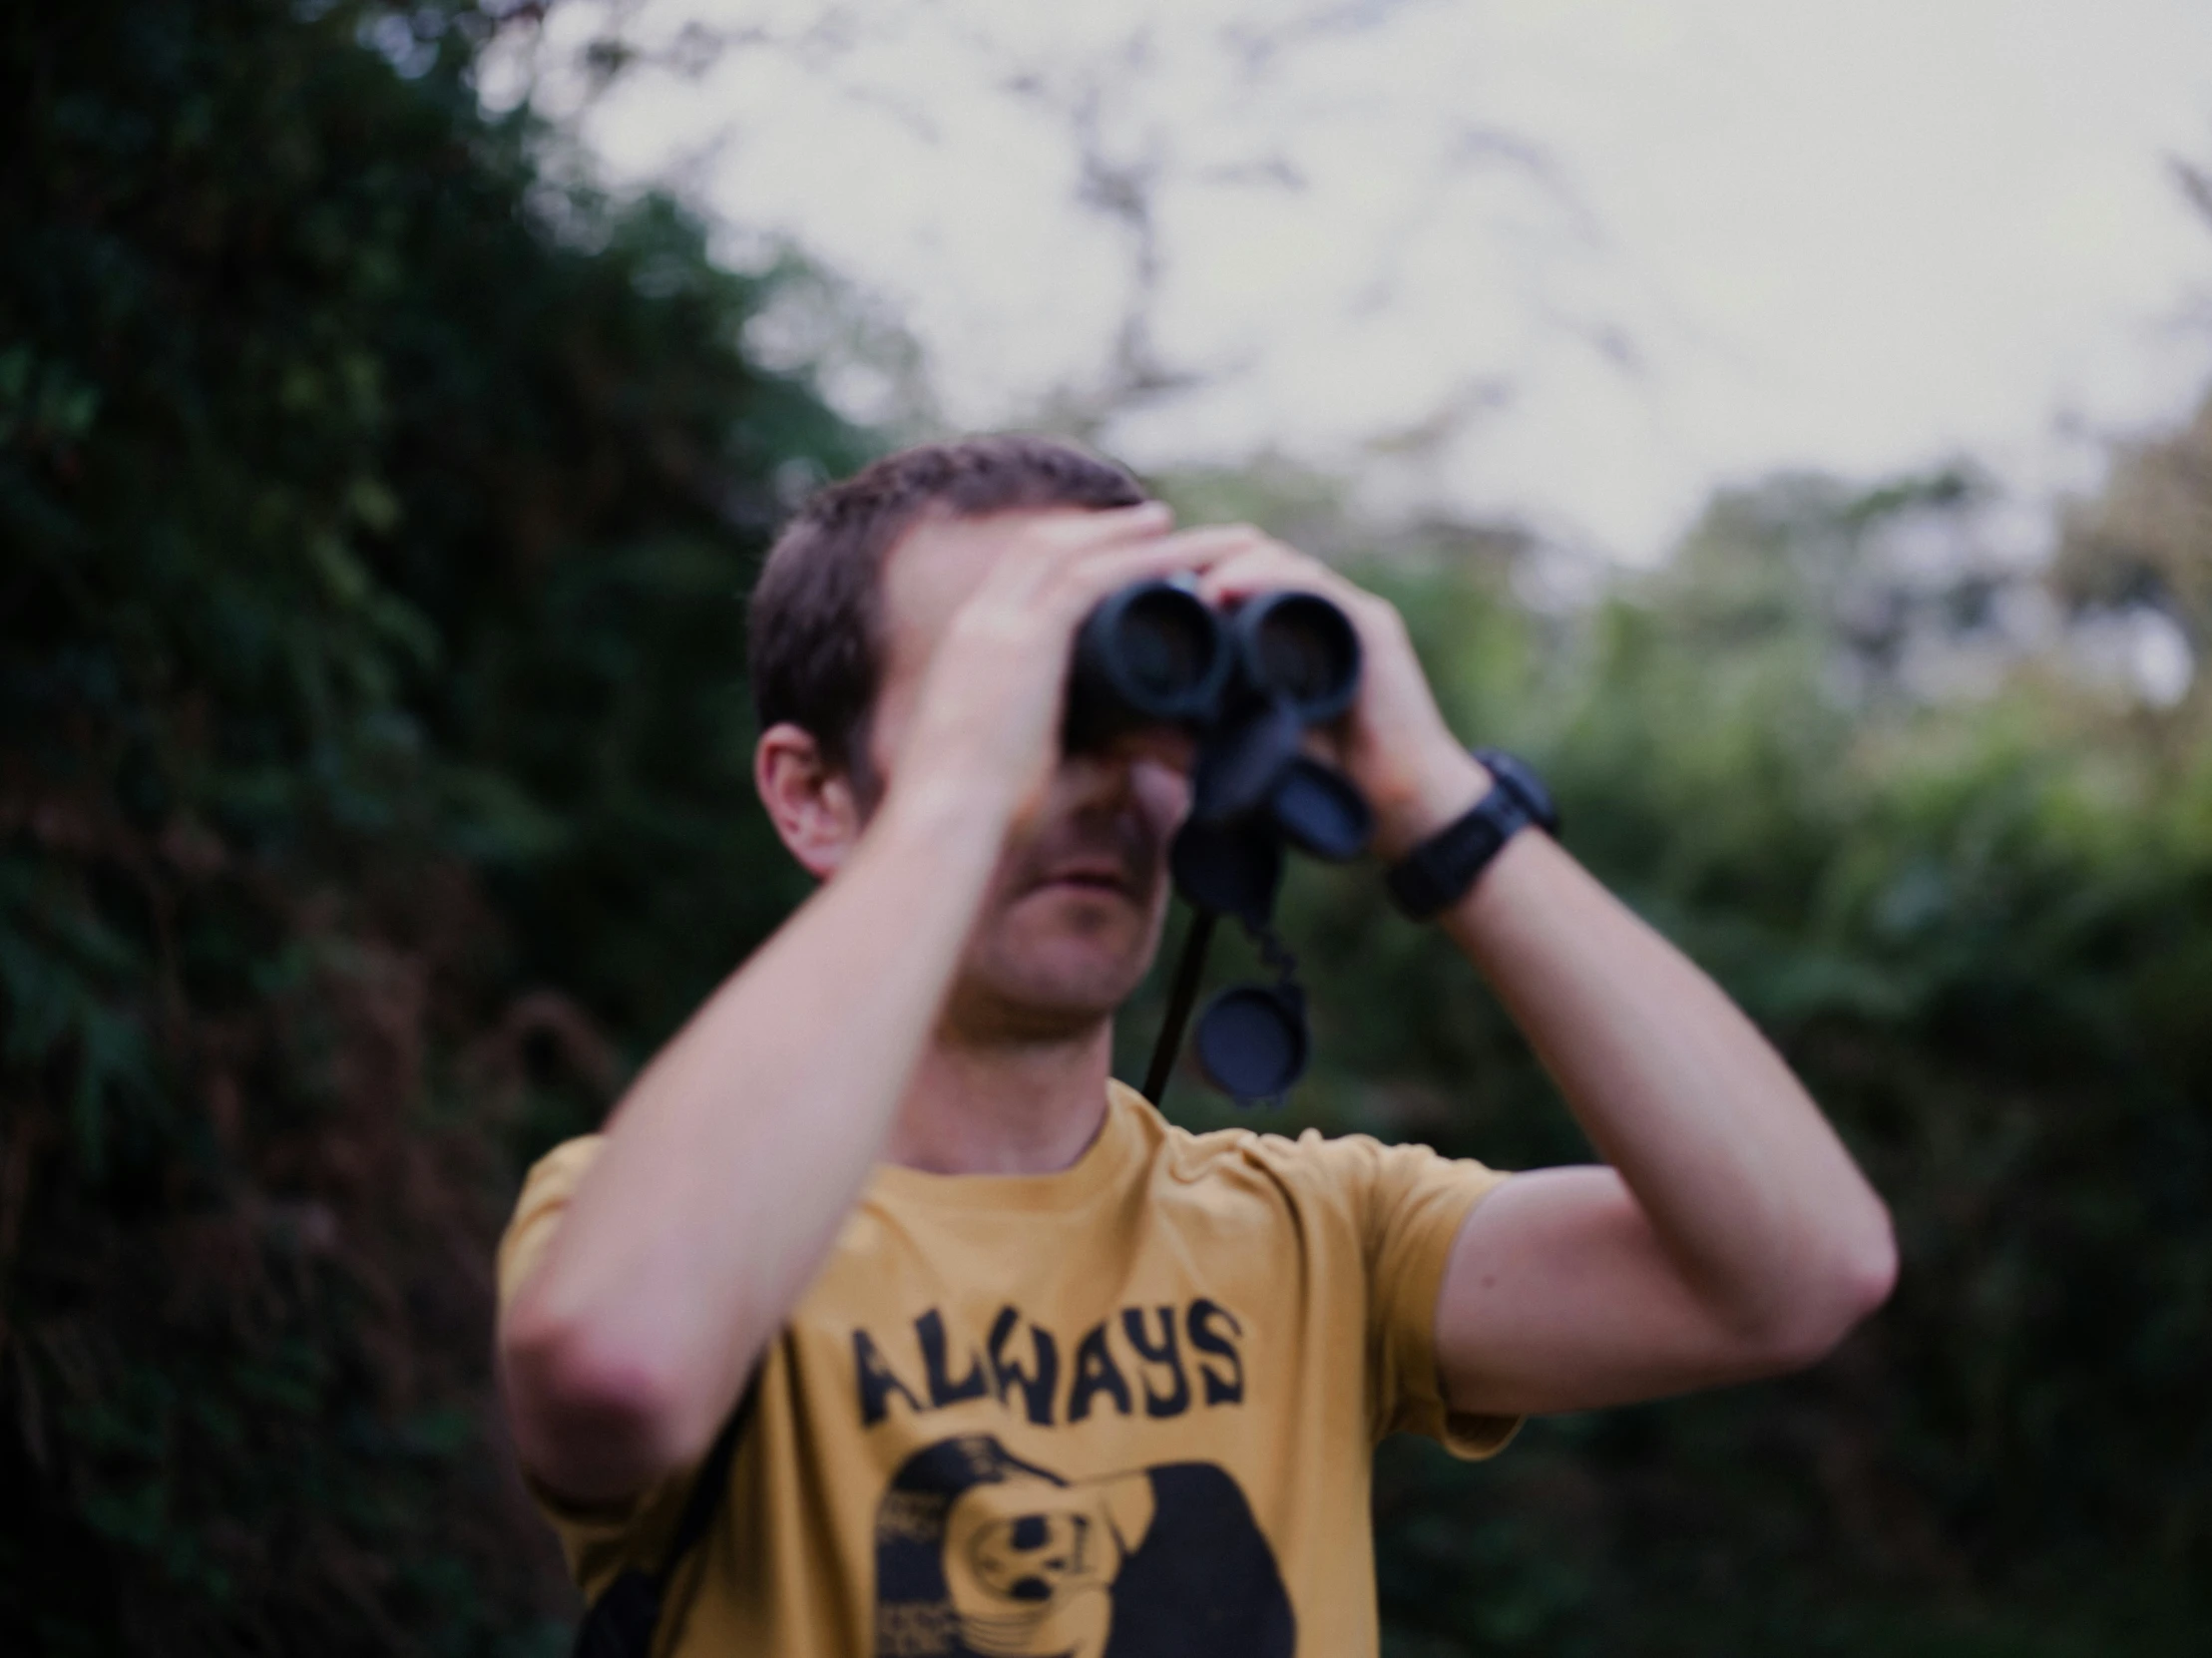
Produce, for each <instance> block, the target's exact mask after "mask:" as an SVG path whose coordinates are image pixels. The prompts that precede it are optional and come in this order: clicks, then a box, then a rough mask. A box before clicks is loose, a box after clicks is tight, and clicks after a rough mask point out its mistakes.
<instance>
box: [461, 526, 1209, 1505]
mask: <svg viewBox="0 0 2212 1658" xmlns="http://www.w3.org/2000/svg"><path fill="white" fill-rule="evenodd" d="M1168 524H1169V520H1168V516H1167V513H1166V511H1165V509H1163V508H1157V507H1149V508H1133V509H1127V510H1123V511H1117V512H1103V513H1090V512H1080V511H1062V512H1052V513H1034V514H1006V515H1001V516H1000V517H999V518H997V519H990V520H983V521H980V522H975V523H970V524H967V525H962V524H958V523H956V522H953V521H943V520H926V521H924V523H923V524H922V525H920V526H917V527H916V529H915V530H914V531H912V532H910V533H909V537H908V538H904V539H902V542H901V544H900V546H899V548H898V549H896V550H895V552H894V554H893V556H892V557H891V558H890V559H889V560H887V561H886V567H885V572H884V575H883V578H882V581H883V589H882V591H883V596H884V598H885V601H886V604H885V606H884V614H885V617H886V629H885V630H886V632H887V633H888V634H889V638H888V640H887V641H885V645H884V647H885V648H886V649H887V653H888V655H889V657H890V658H891V659H890V663H889V666H888V668H887V671H886V674H885V676H884V684H883V689H882V693H881V694H880V695H879V697H878V699H877V706H876V708H875V710H874V716H873V718H872V720H871V728H872V748H873V751H874V753H875V754H876V756H877V758H878V760H879V761H880V762H882V763H881V769H882V771H883V772H884V774H885V775H884V779H883V780H884V784H885V793H884V796H883V800H882V803H881V804H880V806H879V807H878V809H877V810H876V811H875V813H874V814H873V816H872V817H871V818H870V819H869V820H868V822H867V823H866V825H865V832H863V831H862V826H861V823H860V821H859V814H858V812H857V810H856V809H855V808H854V807H853V804H852V797H851V791H850V788H849V786H848V785H847V784H846V783H845V782H843V781H842V780H838V779H829V780H827V781H825V780H824V774H823V773H822V772H821V768H820V766H819V764H818V762H816V763H813V764H812V765H811V771H809V765H808V764H807V763H805V761H804V755H805V754H806V753H810V752H812V749H811V743H810V742H809V741H806V740H801V739H803V735H804V734H803V733H797V734H796V736H794V735H793V733H794V731H795V728H790V727H780V728H775V729H771V731H769V732H768V733H764V734H763V737H762V744H763V750H764V752H765V751H766V750H768V749H769V748H770V747H771V746H772V745H773V744H774V743H775V742H778V741H783V742H786V743H788V744H789V746H788V747H786V748H785V749H784V750H782V753H783V756H784V758H785V759H787V760H789V761H790V762H791V764H792V773H791V774H792V776H794V777H796V778H799V779H800V781H798V782H794V784H793V785H792V787H793V791H794V799H797V798H798V797H800V796H807V797H808V798H811V799H812V800H813V801H814V804H813V805H811V806H809V805H805V804H804V803H803V801H802V802H801V803H799V804H795V805H792V806H791V812H790V817H791V821H786V819H785V815H783V813H782V812H781V809H780V808H776V807H775V803H774V802H771V807H772V809H777V810H778V813H779V815H778V825H779V828H781V829H782V830H783V831H784V833H785V836H786V839H787V840H791V841H792V842H793V849H794V851H798V852H799V853H800V855H801V857H802V860H803V861H805V862H807V863H808V865H809V867H810V868H814V869H815V870H816V872H817V873H824V874H827V873H831V872H834V878H833V879H830V880H828V881H827V882H825V884H824V886H823V887H822V889H821V890H820V891H819V892H818V893H816V894H815V896H814V897H813V898H812V899H811V900H809V901H808V903H807V904H805V905H804V906H803V907H802V908H801V909H800V910H799V912H798V913H797V914H796V915H795V916H793V917H792V918H791V920H790V921H789V922H787V923H786V924H785V925H784V926H783V927H782V928H781V929H780V930H779V931H778V932H777V933H776V935H775V937H773V938H772V939H770V940H769V941H768V943H767V944H766V945H765V946H763V947H762V948H761V950H760V951H758V952H757V953H756V954H755V955H754V956H753V957H752V958H751V960H749V961H748V962H746V963H745V964H744V966H743V967H742V968H741V969H740V970H739V971H738V972H737V973H735V974H734V975H733V976H732V977H731V978H730V979H729V980H728V981H726V982H725V983H724V984H723V985H722V986H721V988H720V989H719V990H717V991H716V992H715V993H714V995H713V996H712V997H711V998H709V999H708V1001H707V1002H706V1004H705V1005H704V1006H703V1007H702V1008H701V1009H700V1010H699V1011H698V1012H697V1013H696V1014H695V1015H694V1016H693V1017H692V1018H691V1020H690V1021H689V1022H688V1023H687V1024H686V1025H685V1026H684V1028H683V1029H682V1030H681V1031H680V1032H678V1033H677V1035H676V1036H674V1037H673V1038H672V1039H671V1040H670V1041H669V1042H668V1044H667V1045H666V1046H665V1047H664V1048H663V1049H662V1051H661V1052H660V1053H659V1054H657V1055H656V1056H655V1058H654V1059H653V1061H652V1063H651V1064H649V1065H648V1066H647V1067H646V1068H645V1070H644V1071H643V1072H642V1073H641V1074H640V1075H639V1076H638V1078H637V1080H636V1081H635V1082H634V1083H633V1084H632V1086H631V1088H630V1090H629V1092H628V1093H627V1094H626V1095H625V1096H624V1098H623V1100H622V1101H621V1103H620V1104H619V1105H618V1106H617V1108H616V1110H615V1112H614V1114H613V1115H612V1117H611V1118H610V1119H609V1123H608V1128H607V1132H606V1136H605V1139H604V1142H603V1143H602V1145H601V1147H600V1149H599V1153H598V1155H597V1157H596V1159H595V1160H594V1161H593V1163H592V1165H591V1167H590V1169H589V1170H588V1172H586V1173H585V1174H584V1176H583V1177H582V1179H581V1180H580V1182H579V1183H578V1185H577V1188H576V1190H575V1193H574V1196H573V1198H572V1199H571V1201H570V1202H569V1204H568V1206H567V1208H566V1210H565V1211H564V1212H562V1213H561V1214H560V1215H559V1216H558V1218H557V1219H556V1220H555V1221H554V1222H553V1224H554V1225H555V1227H556V1228H557V1229H556V1230H554V1231H553V1232H552V1234H551V1236H550V1238H549V1239H547V1240H546V1241H545V1243H544V1247H543V1249H542V1251H540V1252H539V1253H538V1255H537V1259H536V1262H535V1265H533V1266H532V1267H531V1268H530V1269H529V1271H528V1272H527V1274H526V1275H525V1276H524V1277H523V1279H522V1281H521V1282H520V1284H519V1285H516V1286H513V1287H512V1293H511V1294H510V1295H509V1297H508V1299H507V1302H506V1305H505V1307H504V1309H503V1312H502V1316H501V1322H500V1332H499V1350H500V1360H501V1373H502V1377H503V1380H504V1382H505V1386H506V1392H507V1398H508V1402H509V1406H510V1408H511V1411H512V1415H513V1420H514V1424H515V1432H516V1439H517V1442H518V1445H519V1448H520V1450H521V1451H522V1455H523V1461H524V1463H525V1465H526V1466H528V1467H529V1468H530V1469H531V1471H532V1472H533V1473H534V1474H535V1475H536V1476H537V1477H538V1478H539V1479H540V1480H541V1481H542V1482H543V1483H544V1484H545V1485H546V1486H547V1487H549V1488H550V1489H552V1490H554V1491H557V1492H559V1493H561V1494H562V1495H564V1496H566V1497H568V1498H571V1499H574V1500H576V1501H579V1502H584V1503H607V1502H613V1501H619V1500H621V1499H623V1498H625V1497H627V1496H629V1495H631V1494H632V1493H634V1492H636V1491H638V1490H640V1489H642V1488H644V1487H645V1486H646V1485H647V1484H649V1483H651V1482H652V1481H653V1480H655V1479H657V1478H659V1477H661V1476H662V1475H664V1474H666V1473H668V1472H670V1471H672V1470H674V1469H677V1468H680V1467H682V1466H684V1465H686V1464H687V1463H689V1462H690V1461H692V1460H694V1459H695V1458H696V1457H697V1456H698V1455H699V1454H700V1453H701V1452H703V1451H704V1450H705V1447H706V1445H707V1444H708V1442H709V1441H711V1439H712V1438H713V1435H714V1432H715V1430H716V1428H717V1427H718V1426H719V1424H720V1423H721V1421H722V1419H723V1418H724V1417H725V1416H726V1415H727V1413H728V1411H729V1409H730V1407H731V1404H732V1402H733V1401H734V1400H735V1399H736V1397H737V1393H738V1390H739V1388H740V1387H741V1386H742V1384H743V1382H744V1379H745V1377H746V1375H747V1374H748V1373H749V1372H750V1371H751V1369H752V1367H753V1366H754V1365H755V1364H756V1363H757V1362H758V1360H759V1356H760V1354H761V1353H762V1351H763V1350H764V1349H765V1348H766V1346H767V1344H768V1343H769V1342H770V1341H772V1340H773V1339H774V1336H775V1333H776V1331H777V1330H778V1329H780V1328H781V1326H782V1324H783V1322H784V1320H785V1318H786V1317H787V1315H788V1313H789V1311H790V1308H791V1306H792V1304H793V1303H794V1302H795V1301H796V1299H797V1298H798V1296H799V1294H800V1293H801V1292H802V1291H803V1290H804V1288H805V1286H806V1284H807V1283H808V1281H809V1280H810V1279H811V1278H812V1277H813V1275H814V1273H815V1270H816V1269H817V1267H818V1266H819V1264H820V1262H821V1260H822V1258H823V1256H824V1254H825V1253H826V1252H827V1250H828V1249H829V1247H830V1244H831V1242H832V1240H833V1239H834V1237H835V1235H836V1231H837V1228H838V1226H839V1224H840V1223H841V1222H842V1220H843V1219H844V1217H845V1215H846V1213H847V1212H848V1211H849V1210H850V1209H851V1207H852V1204H853V1203H854V1201H855V1200H856V1198H857V1197H858V1195H859V1192H860V1190H861V1188H862V1186H863V1185H864V1183H865V1181H866V1179H867V1177H868V1173H869V1170H870V1168H871V1167H872V1165H873V1164H874V1162H875V1160H876V1159H877V1157H878V1156H880V1155H881V1153H882V1149H883V1146H884V1142H885V1139H886V1136H887V1134H888V1132H889V1129H890V1125H891V1123H892V1122H893V1120H894V1118H895V1116H896V1114H897V1111H898V1108H899V1105H900V1102H901V1099H902V1097H903V1095H904V1092H905V1090H906V1088H907V1087H908V1085H909V1083H910V1079H911V1078H912V1076H913V1074H914V1070H915V1066H916V1064H917V1062H918V1060H919V1058H920V1056H921V1054H922V1052H923V1049H924V1047H925V1045H926V1044H927V1043H928V1042H929V1040H930V1039H931V1034H932V1032H933V1030H934V1028H935V1024H936V1021H937V1018H938V1016H939V1012H940V1010H941V1008H942V1006H943V1004H944V1001H945V996H946V992H947V990H948V987H949V986H950V985H951V983H952V980H953V977H954V975H955V974H956V972H957V971H958V968H959V964H960V960H961V956H962V952H963V950H964V948H965V946H966V943H967V940H968V937H969V934H970V930H971V928H972V927H973V925H974V923H975V920H976V916H977V914H978V910H979V906H980V905H981V903H982V902H983V897H984V894H985V893H986V891H987V890H988V889H989V887H990V884H991V882H992V878H993V874H994V871H995V870H996V869H997V867H998V865H999V862H1000V859H1001V856H1002V853H1003V851H1004V849H1005V847H1006V844H1007V840H1008V834H1009V830H1010V829H1012V830H1013V831H1014V832H1015V833H1017V834H1019V833H1020V832H1021V830H1022V827H1023V822H1022V820H1023V817H1024V814H1025V813H1026V812H1028V811H1030V810H1033V809H1034V807H1035V806H1036V804H1037V803H1038V802H1040V801H1041V800H1043V799H1044V798H1045V797H1046V795H1047V792H1048V785H1049V784H1050V782H1051V779H1052V778H1053V775H1054V769H1055V766H1056V763H1057V760H1058V755H1059V736H1060V729H1061V719H1062V703H1063V698H1064V695H1065V685H1066V680H1067V670H1068V656H1069V651H1070V646H1071V643H1072V640H1073V638H1074V634H1075V630H1076V628H1077V626H1078V625H1079V624H1080V623H1081V622H1082V620H1083V618H1084V617H1085V616H1086V615H1087V614H1088V613H1089V611H1090V610H1091V608H1092V607H1093V606H1094V605H1096V604H1097V603H1098V602H1099V601H1100V600H1101V599H1103V598H1105V597H1106V595H1107V594H1109V593H1111V592H1113V591H1114V590H1115V589H1117V588H1119V587H1122V586H1124V585H1125V584H1127V583H1130V582H1135V581H1140V580H1144V579H1146V578H1149V577H1155V576H1163V575H1168V574H1172V573H1174V572H1177V571H1202V570H1204V569H1205V568H1207V567H1208V566H1209V564H1210V563H1212V562H1213V561H1215V560H1217V559H1219V558H1221V557H1224V556H1226V555H1227V553H1228V552H1230V551H1231V550H1233V549H1234V548H1235V547H1237V546H1241V545H1243V542H1244V541H1245V540H1247V539H1248V536H1249V533H1248V532H1242V533H1239V532H1235V531H1214V530H1199V531H1190V532H1184V533H1181V534H1169V533H1167V531H1168ZM932 535H936V536H946V535H950V536H951V537H952V538H953V539H952V540H951V541H950V542H948V543H947V544H946V545H945V546H944V547H943V548H941V549H940V551H941V552H942V553H943V554H944V555H945V556H944V558H943V559H934V558H930V557H926V556H917V557H915V558H912V559H909V558H908V557H907V555H908V554H909V553H913V554H916V555H926V554H928V552H929V551H930V550H929V549H927V548H925V547H922V546H921V545H920V542H921V541H922V540H926V539H927V538H929V537H930V536H932ZM961 559H967V560H969V561H971V562H970V563H969V564H968V566H967V567H966V569H965V571H958V570H956V569H955V567H956V566H957V565H958V561H959V560H961ZM948 570H953V571H955V574H954V576H953V577H952V578H951V579H950V580H947V579H946V577H945V573H946V572H947V571H948ZM932 583H934V584H935V586H934V587H933V586H932ZM917 584H918V586H917ZM933 607H934V608H933ZM779 732H780V733H781V735H780V736H779ZM808 791H812V793H811V795H809V792H808ZM839 791H842V793H840V792H839ZM824 801H827V802H829V804H827V805H824V804H822V803H823V802H824ZM787 804H789V803H788V802H787ZM800 820H804V823H805V824H806V825H807V827H805V828H804V833H803V835H801V836H799V837H798V838H796V839H795V838H794V835H795V833H796V832H795V831H794V828H793V823H794V822H798V821H800ZM801 840H804V842H805V844H804V847H803V848H802V846H801V844H800V841H801ZM886 939H896V940H897V941H898V948H897V949H895V950H886V949H884V948H883V941H884V940H886Z"/></svg>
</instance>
